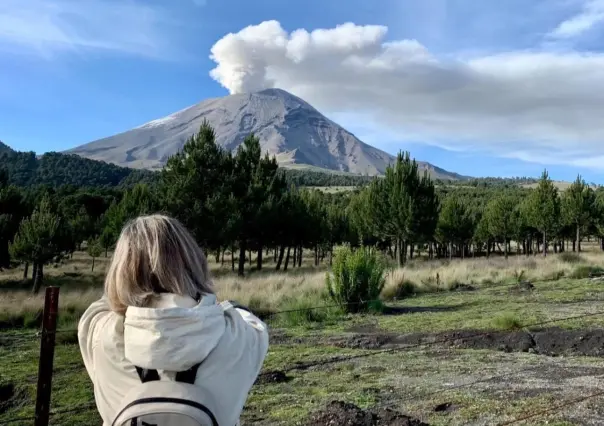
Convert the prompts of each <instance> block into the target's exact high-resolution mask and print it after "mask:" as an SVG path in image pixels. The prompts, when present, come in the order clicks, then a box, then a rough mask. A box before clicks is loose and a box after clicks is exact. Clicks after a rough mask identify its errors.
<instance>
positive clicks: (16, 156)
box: [0, 144, 155, 187]
mask: <svg viewBox="0 0 604 426" xmlns="http://www.w3.org/2000/svg"><path fill="white" fill-rule="evenodd" d="M0 169H4V170H6V171H7V172H8V177H9V182H10V183H12V184H15V185H17V186H32V185H49V186H52V187H58V186H61V185H74V186H78V187H82V186H83V187H114V186H131V185H133V184H135V183H138V182H149V181H152V180H154V179H155V173H153V172H150V171H147V170H134V169H129V168H126V167H120V166H116V165H115V164H108V163H105V162H101V161H94V160H89V159H86V158H82V157H79V156H77V155H67V154H61V153H57V152H49V153H46V154H44V155H42V156H39V157H37V156H36V154H35V153H34V152H18V151H14V150H12V149H11V148H10V147H8V146H7V145H5V144H2V145H1V146H0Z"/></svg>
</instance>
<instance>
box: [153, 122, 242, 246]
mask: <svg viewBox="0 0 604 426" xmlns="http://www.w3.org/2000/svg"><path fill="white" fill-rule="evenodd" d="M234 183H235V180H234V161H233V158H232V156H231V154H230V153H228V152H226V151H225V150H223V149H222V148H221V147H220V146H218V145H217V144H216V135H215V133H214V130H213V129H212V127H211V126H210V124H209V123H208V122H207V121H204V123H203V124H202V125H201V127H200V129H199V131H198V132H197V133H196V134H195V135H193V136H191V137H190V138H189V139H188V140H187V141H186V143H185V144H184V146H183V149H182V151H181V152H179V153H177V154H175V155H174V156H172V157H170V158H169V159H168V162H167V164H166V167H165V168H164V169H163V170H162V172H161V181H160V185H159V189H158V192H160V193H161V194H163V209H164V210H165V211H166V212H167V213H168V214H170V215H171V216H173V217H175V218H177V219H179V220H180V221H181V222H182V223H183V224H184V225H185V226H186V227H187V229H189V230H190V231H191V233H192V234H193V236H194V237H195V239H196V240H197V242H198V244H199V245H200V246H202V247H203V248H204V249H205V250H207V251H210V252H215V253H218V252H220V251H221V249H223V248H224V247H225V246H226V245H228V242H227V238H230V237H231V234H232V233H234V232H235V229H234V227H235V226H236V225H238V221H235V220H233V219H234V216H236V210H237V208H236V207H237V206H236V205H235V204H234V202H235V201H237V199H236V197H234V194H233V190H234V188H233V186H234ZM227 224H229V226H227Z"/></svg>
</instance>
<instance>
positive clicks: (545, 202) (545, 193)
mask: <svg viewBox="0 0 604 426" xmlns="http://www.w3.org/2000/svg"><path fill="white" fill-rule="evenodd" d="M529 200H530V201H529V204H528V212H527V213H528V216H529V223H531V224H532V226H533V227H535V228H536V229H538V230H539V231H540V232H541V233H542V234H543V241H544V244H543V255H544V256H546V255H547V241H548V236H549V235H551V234H553V233H554V232H555V231H556V230H557V229H558V227H559V225H560V197H559V194H558V190H557V189H556V187H555V186H554V184H553V182H552V181H551V180H550V178H549V175H548V173H547V171H544V172H543V174H542V175H541V179H540V180H539V183H538V185H537V188H536V189H535V190H534V191H533V192H532V193H531V195H530V198H529Z"/></svg>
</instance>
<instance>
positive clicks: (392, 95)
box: [0, 0, 604, 183]
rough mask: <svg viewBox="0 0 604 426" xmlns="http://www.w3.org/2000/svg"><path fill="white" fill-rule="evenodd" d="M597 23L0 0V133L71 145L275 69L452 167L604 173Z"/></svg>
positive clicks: (430, 10) (395, 143) (548, 3)
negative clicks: (544, 169)
mask: <svg viewBox="0 0 604 426" xmlns="http://www.w3.org/2000/svg"><path fill="white" fill-rule="evenodd" d="M347 23H348V24H347ZM343 24H346V25H344V26H342V25H343ZM248 26H251V27H249V28H247V29H246V27H248ZM338 26H340V27H338ZM298 29H302V31H297V32H295V30H298ZM317 29H324V30H323V31H315V30H317ZM230 33H232V34H231V35H230V36H227V34H230ZM603 36H604V0H530V1H526V0H501V1H494V0H493V1H490V0H489V1H486V0H485V1H476V0H399V1H394V0H380V1H375V2H366V1H358V0H337V1H336V0H321V1H319V0H305V1H297V0H290V1H283V0H259V1H255V2H249V1H243V0H220V1H219V0H205V1H204V0H170V1H167V0H166V1H158V0H145V1H142V0H140V1H134V0H28V1H23V0H2V2H0V140H2V141H4V142H5V143H7V144H9V145H10V146H12V147H13V148H15V149H18V150H33V151H36V152H38V153H42V152H46V151H52V150H55V151H61V150H65V149H68V148H72V147H75V146H77V145H80V144H84V143H86V142H90V141H92V140H96V139H99V138H102V137H104V136H110V135H113V134H115V133H118V132H121V131H125V130H128V129H130V128H133V127H136V126H139V125H141V124H143V123H145V122H148V121H150V120H153V119H156V118H160V117H163V116H165V115H168V114H170V113H172V112H175V111H177V110H180V109H182V108H184V107H187V106H189V105H192V104H195V103H197V102H200V101H201V100H204V99H206V98H209V97H215V96H224V95H227V94H228V93H237V92H241V91H248V90H256V89H261V88H264V87H272V86H274V87H281V88H283V89H286V90H289V91H291V92H292V93H294V94H297V95H299V96H301V97H302V98H304V99H306V100H307V101H308V102H310V103H311V104H312V105H314V106H316V107H317V108H318V109H319V110H321V111H322V112H323V113H325V114H326V115H327V116H328V117H330V118H332V119H334V120H335V121H337V122H338V123H339V124H341V125H343V126H344V127H345V128H347V129H348V130H350V131H352V132H354V133H355V134H357V136H359V137H360V138H361V139H363V140H365V141H366V142H368V143H371V144H373V145H375V146H377V147H379V148H381V149H384V150H386V151H388V152H391V153H395V152H397V151H398V150H400V149H403V150H405V149H407V150H410V151H411V153H412V155H413V156H415V157H416V158H417V159H420V160H425V161H429V162H432V163H433V164H435V165H437V166H439V167H442V168H445V169H448V170H451V171H455V172H458V173H462V174H468V175H473V176H524V175H528V176H536V175H538V174H539V173H540V172H541V171H542V170H543V168H545V167H547V168H548V170H550V175H551V176H552V177H553V178H555V179H561V180H562V179H564V180H568V179H573V178H574V177H575V176H576V175H577V173H581V174H582V175H583V176H584V177H585V179H586V180H588V181H595V182H598V183H604V144H603V143H602V142H604V118H602V117H604V37H603ZM212 70H214V71H213V72H212V75H210V72H211V71H212Z"/></svg>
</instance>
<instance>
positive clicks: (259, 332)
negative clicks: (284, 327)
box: [220, 301, 268, 387]
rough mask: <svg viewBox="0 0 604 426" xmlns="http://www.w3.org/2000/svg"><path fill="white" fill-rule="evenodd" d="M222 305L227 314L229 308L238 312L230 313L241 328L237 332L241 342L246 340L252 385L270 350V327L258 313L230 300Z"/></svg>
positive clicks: (250, 384)
mask: <svg viewBox="0 0 604 426" xmlns="http://www.w3.org/2000/svg"><path fill="white" fill-rule="evenodd" d="M220 305H221V306H222V309H224V311H225V313H227V314H229V310H231V311H235V312H236V314H235V312H232V313H230V316H231V317H232V318H233V321H234V323H235V324H236V327H235V328H238V329H239V330H238V332H236V334H237V335H239V338H240V339H242V342H241V343H243V342H245V347H246V352H247V354H248V357H247V362H248V363H249V365H248V368H249V369H248V371H249V372H250V373H251V374H250V379H251V382H250V383H249V386H250V387H251V386H252V385H253V384H254V381H255V380H256V377H257V376H258V373H260V369H261V368H262V364H263V363H264V358H265V357H266V354H267V352H268V327H267V326H266V324H265V323H264V322H262V320H260V318H258V317H257V316H256V315H254V314H252V313H251V312H249V311H246V310H245V309H239V308H235V307H233V305H232V304H231V303H230V302H228V301H226V302H222V303H221V304H220Z"/></svg>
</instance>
